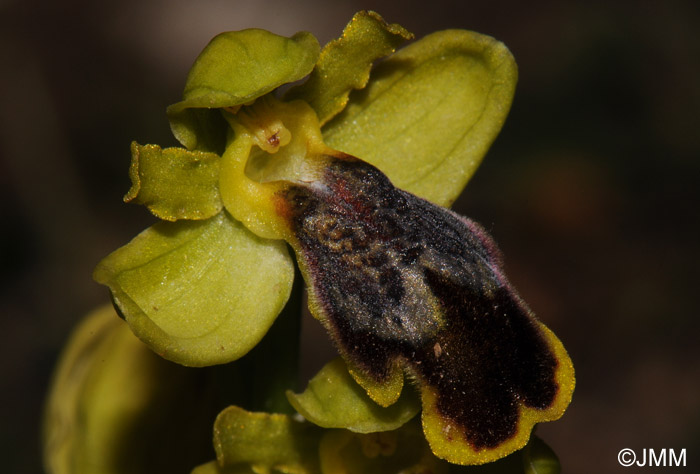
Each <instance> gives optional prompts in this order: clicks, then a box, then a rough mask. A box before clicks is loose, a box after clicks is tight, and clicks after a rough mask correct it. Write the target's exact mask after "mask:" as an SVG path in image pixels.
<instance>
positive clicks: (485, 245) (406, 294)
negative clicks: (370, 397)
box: [279, 158, 558, 451]
mask: <svg viewBox="0 0 700 474" xmlns="http://www.w3.org/2000/svg"><path fill="white" fill-rule="evenodd" d="M279 197H280V198H281V202H282V205H281V209H280V211H281V213H282V214H283V215H284V216H285V217H286V218H287V219H288V221H289V223H290V225H291V227H292V229H293V231H294V234H295V236H296V238H297V240H298V242H296V243H295V244H294V246H295V250H296V252H297V255H298V258H299V259H300V261H301V262H302V266H303V267H304V268H305V269H306V273H307V275H306V277H307V280H308V281H307V283H308V284H309V285H310V286H311V291H312V293H313V295H314V297H315V298H316V300H317V301H318V304H319V305H320V306H321V308H320V312H321V313H322V314H321V315H320V317H321V319H322V320H323V321H324V323H325V324H326V326H327V327H328V328H329V330H330V332H331V334H332V335H333V336H334V338H335V339H336V342H337V344H338V345H339V347H340V349H341V351H342V352H343V354H344V356H345V357H346V358H347V359H349V361H350V363H351V364H352V365H353V366H354V367H356V368H357V369H358V370H360V371H362V372H363V373H364V375H365V376H367V377H369V378H371V379H373V380H376V381H378V382H381V381H382V380H385V379H386V378H387V377H388V375H389V373H390V370H391V367H392V366H393V365H394V364H395V363H396V362H397V361H399V362H400V363H403V364H404V366H405V367H406V368H407V369H408V371H409V373H411V374H413V375H414V376H415V377H416V379H417V380H418V383H419V384H421V385H422V386H424V387H425V386H427V387H428V388H429V390H431V391H432V392H433V393H434V395H435V397H436V409H437V411H438V412H439V414H440V416H441V417H444V418H445V419H448V420H450V423H451V424H452V425H455V426H456V427H458V428H459V431H460V432H461V433H462V435H463V436H464V439H465V440H466V442H467V443H468V444H469V445H470V446H471V447H472V448H473V449H474V450H477V451H478V450H480V449H489V448H493V447H495V446H498V445H499V444H501V443H503V442H504V441H506V440H508V439H509V438H511V437H513V436H514V435H515V432H516V430H517V423H518V418H519V406H520V405H523V406H527V407H531V408H534V409H545V408H547V407H549V406H550V405H551V404H552V403H553V401H554V399H555V397H556V394H557V391H558V386H557V383H556V380H555V371H556V367H557V359H556V357H555V354H553V352H552V350H551V348H550V346H549V345H548V343H547V339H546V337H545V336H544V334H543V333H542V330H541V329H540V326H539V323H538V322H537V321H536V320H535V319H534V318H533V316H532V314H531V312H530V311H529V310H528V308H527V307H526V306H525V304H524V303H523V302H522V301H521V300H520V298H519V297H518V296H517V295H516V293H515V292H514V290H513V289H512V288H511V286H510V285H509V283H508V282H507V280H506V279H505V277H504V275H503V273H502V272H501V265H500V258H499V254H498V250H497V249H496V246H495V244H494V243H493V241H492V240H491V238H490V237H489V236H488V234H487V233H486V232H485V231H484V230H483V229H482V228H481V227H480V226H479V225H478V224H476V223H474V222H472V221H471V220H469V219H466V218H464V217H461V216H459V215H457V214H455V213H453V212H451V211H449V210H447V209H444V208H442V207H439V206H436V205H434V204H431V203H429V202H428V201H425V200H423V199H420V198H418V197H416V196H414V195H412V194H410V193H407V192H405V191H402V190H400V189H397V188H395V187H394V186H393V185H392V184H391V182H390V181H389V180H388V178H387V177H386V176H385V175H384V174H382V173H381V172H380V171H379V170H377V169H376V168H375V167H373V166H371V165H369V164H367V163H365V162H363V161H360V160H356V159H353V158H343V159H334V160H333V161H332V162H331V164H330V165H329V166H328V167H327V168H326V169H325V171H324V175H323V177H322V179H320V180H318V181H315V182H312V183H308V184H303V183H295V184H294V185H291V186H290V187H289V188H288V189H286V190H285V191H283V192H282V194H281V195H280V196H279Z"/></svg>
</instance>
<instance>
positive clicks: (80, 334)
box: [43, 305, 215, 474]
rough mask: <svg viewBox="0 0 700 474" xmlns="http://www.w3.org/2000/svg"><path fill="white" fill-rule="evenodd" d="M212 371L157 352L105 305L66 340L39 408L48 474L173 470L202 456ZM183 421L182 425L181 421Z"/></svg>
mask: <svg viewBox="0 0 700 474" xmlns="http://www.w3.org/2000/svg"><path fill="white" fill-rule="evenodd" d="M213 380H214V378H213V377H212V373H211V372H210V371H205V372H202V371H194V370H191V369H188V368H186V367H181V366H179V365H176V364H173V363H171V362H168V361H166V360H163V359H162V358H160V357H158V356H157V355H155V354H154V353H153V352H152V351H150V350H149V349H148V347H146V346H145V345H144V344H143V343H142V342H141V341H139V340H138V339H137V338H136V337H135V336H134V335H133V334H132V333H131V331H130V330H129V327H128V325H127V324H126V323H124V321H122V320H121V319H119V318H118V317H117V314H116V313H115V311H114V308H113V307H112V306H111V305H107V306H104V307H101V308H99V309H96V310H95V311H93V312H92V313H90V314H89V315H88V316H87V317H86V318H85V319H84V320H82V321H81V322H80V324H79V325H78V326H77V327H76V329H75V331H74V332H73V334H72V335H71V337H70V339H69V340H68V342H67V344H66V347H65V349H64V351H63V353H62V354H61V357H60V358H59V361H58V364H57V366H56V370H55V372H54V377H53V382H52V384H51V387H50V390H49V392H48V398H47V403H46V411H45V413H44V426H43V428H44V430H43V445H44V465H45V468H46V469H45V470H46V472H49V473H52V474H93V473H96V472H99V473H101V474H146V473H152V472H162V471H165V472H171V471H172V470H177V469H179V468H181V467H182V465H185V466H189V465H192V464H193V463H195V462H197V461H198V460H199V459H201V457H202V456H206V453H207V452H208V450H209V449H211V448H209V449H207V444H208V443H206V444H205V443H201V439H202V437H203V436H206V433H207V432H210V430H211V417H212V416H214V415H215V412H214V413H212V411H213V410H212V408H213V404H214V402H215V399H214V394H215V392H214V391H213V390H211V386H210V383H211V381H213ZM183 426H187V429H186V430H183V429H182V427H183Z"/></svg>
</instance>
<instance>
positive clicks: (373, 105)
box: [323, 30, 517, 206]
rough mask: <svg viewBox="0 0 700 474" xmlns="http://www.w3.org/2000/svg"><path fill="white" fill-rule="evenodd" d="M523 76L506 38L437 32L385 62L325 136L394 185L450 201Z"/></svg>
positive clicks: (479, 156)
mask: <svg viewBox="0 0 700 474" xmlns="http://www.w3.org/2000/svg"><path fill="white" fill-rule="evenodd" d="M516 80H517V69H516V65H515V61H514V60H513V57H512V56H511V54H510V52H509V51H508V49H507V48H506V47H505V46H504V45H503V44H502V43H500V42H498V41H496V40H494V39H493V38H490V37H488V36H483V35H480V34H477V33H473V32H469V31H463V30H447V31H441V32H438V33H433V34H431V35H428V36H426V37H425V38H423V39H422V40H420V41H417V42H416V43H414V44H412V45H409V46H407V47H406V48H403V49H402V50H400V51H398V52H397V53H395V54H394V55H392V56H391V57H390V58H389V59H387V60H386V61H384V62H383V63H382V64H380V65H379V66H378V67H377V68H376V69H375V70H374V71H373V72H372V76H371V79H370V82H369V84H368V86H367V87H366V88H365V89H364V90H363V91H361V92H360V93H357V94H356V95H354V96H353V97H351V100H350V102H349V103H348V105H347V107H346V108H345V110H344V111H343V113H341V114H340V115H338V116H337V117H335V119H334V120H332V121H331V122H329V123H328V124H326V126H325V127H324V131H323V135H324V139H325V141H326V144H327V145H329V146H331V147H333V148H336V149H339V150H342V151H344V152H346V153H349V154H351V155H354V156H357V157H359V158H361V159H363V160H365V161H368V162H369V163H372V164H373V165H375V166H377V167H378V168H379V169H381V170H382V171H383V172H384V173H386V174H387V176H389V178H390V179H391V180H392V182H393V183H394V185H395V186H397V187H399V188H402V189H405V190H407V191H410V192H412V193H414V194H416V195H418V196H420V197H423V198H426V199H428V200H429V201H432V202H434V203H436V204H440V205H443V206H448V205H450V204H451V203H452V202H453V201H454V200H455V199H456V198H457V196H458V195H459V193H460V192H461V191H462V189H463V187H464V186H465V185H466V183H467V181H468V180H469V178H470V177H471V175H472V174H473V173H474V171H475V170H476V168H477V166H478V165H479V163H480V162H481V159H482V158H483V156H484V155H485V154H486V151H487V150H488V148H489V146H490V145H491V143H492V142H493V140H494V139H495V138H496V135H497V134H498V131H499V130H500V129H501V126H502V125H503V122H504V120H505V118H506V115H507V113H508V110H509V108H510V104H511V101H512V98H513V93H514V89H515V83H516Z"/></svg>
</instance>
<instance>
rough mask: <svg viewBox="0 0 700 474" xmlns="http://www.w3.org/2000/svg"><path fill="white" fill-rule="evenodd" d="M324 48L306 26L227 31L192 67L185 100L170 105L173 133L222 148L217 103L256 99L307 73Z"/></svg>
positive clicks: (190, 142) (195, 144)
mask: <svg viewBox="0 0 700 474" xmlns="http://www.w3.org/2000/svg"><path fill="white" fill-rule="evenodd" d="M319 49H320V47H319V44H318V41H317V40H316V38H315V37H314V36H313V35H312V34H311V33H306V32H300V33H297V34H295V35H294V36H292V37H291V38H285V37H283V36H278V35H275V34H273V33H270V32H268V31H265V30H259V29H249V30H243V31H231V32H227V33H221V34H220V35H218V36H216V37H215V38H214V39H213V40H211V42H210V43H209V44H208V45H207V47H206V48H204V51H202V53H201V54H200V55H199V57H197V60H196V61H195V63H194V65H193V66H192V69H190V73H189V75H188V76H187V82H186V84H185V91H184V95H183V100H182V101H181V102H178V103H176V104H173V105H171V106H170V107H168V118H169V119H170V127H171V129H172V131H173V134H174V135H175V137H176V138H177V139H178V140H179V141H180V143H182V144H183V145H184V146H185V147H186V148H188V149H190V150H192V149H198V150H204V151H214V152H221V150H223V147H224V145H225V139H226V135H225V130H226V128H225V125H226V124H225V122H224V120H223V119H222V118H221V117H220V116H219V114H218V111H216V110H211V109H217V108H224V107H235V106H238V105H241V104H245V103H249V102H252V101H253V100H255V99H256V98H258V97H260V96H262V95H264V94H267V93H268V92H270V91H272V90H273V89H275V88H277V87H279V86H281V85H282V84H286V83H288V82H294V81H297V80H299V79H301V78H303V77H304V76H306V75H308V74H309V73H310V72H311V70H312V69H313V67H314V65H315V64H316V60H317V59H318V55H319Z"/></svg>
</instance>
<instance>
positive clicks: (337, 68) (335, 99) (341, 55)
mask: <svg viewBox="0 0 700 474" xmlns="http://www.w3.org/2000/svg"><path fill="white" fill-rule="evenodd" d="M411 38H413V34H411V33H409V32H408V31H407V30H406V29H404V28H403V27H401V26H400V25H398V24H396V23H394V24H391V25H390V24H388V23H386V22H385V21H384V19H382V17H381V16H379V15H378V14H377V13H375V12H372V11H369V12H368V11H361V12H359V13H356V14H355V16H354V17H353V18H352V20H351V21H350V23H348V25H347V26H346V27H345V30H343V36H341V37H340V38H338V39H337V40H334V41H331V42H330V43H328V44H327V45H326V46H325V47H324V48H323V51H321V56H320V57H319V60H318V64H316V67H315V68H314V70H313V72H312V73H311V76H310V77H309V79H308V80H307V81H306V82H305V83H304V84H302V85H300V86H297V87H295V88H294V89H291V90H290V91H289V93H288V94H287V95H286V97H285V99H287V100H293V99H302V100H305V101H306V102H308V103H309V105H311V107H313V108H314V110H315V111H316V114H317V115H318V118H319V122H321V124H322V125H323V124H324V123H326V122H327V121H328V120H330V119H331V118H333V117H334V116H335V115H336V114H337V113H338V112H340V111H341V110H343V108H344V107H345V104H346V103H347V101H348V96H349V95H350V91H351V90H353V89H362V88H363V87H365V85H366V84H367V81H368V80H369V71H370V69H371V67H372V62H374V61H375V60H377V59H379V58H382V57H384V56H386V55H388V54H391V53H393V52H394V50H395V49H396V48H397V47H398V46H399V45H400V44H401V43H403V42H404V41H405V40H407V39H411Z"/></svg>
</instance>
